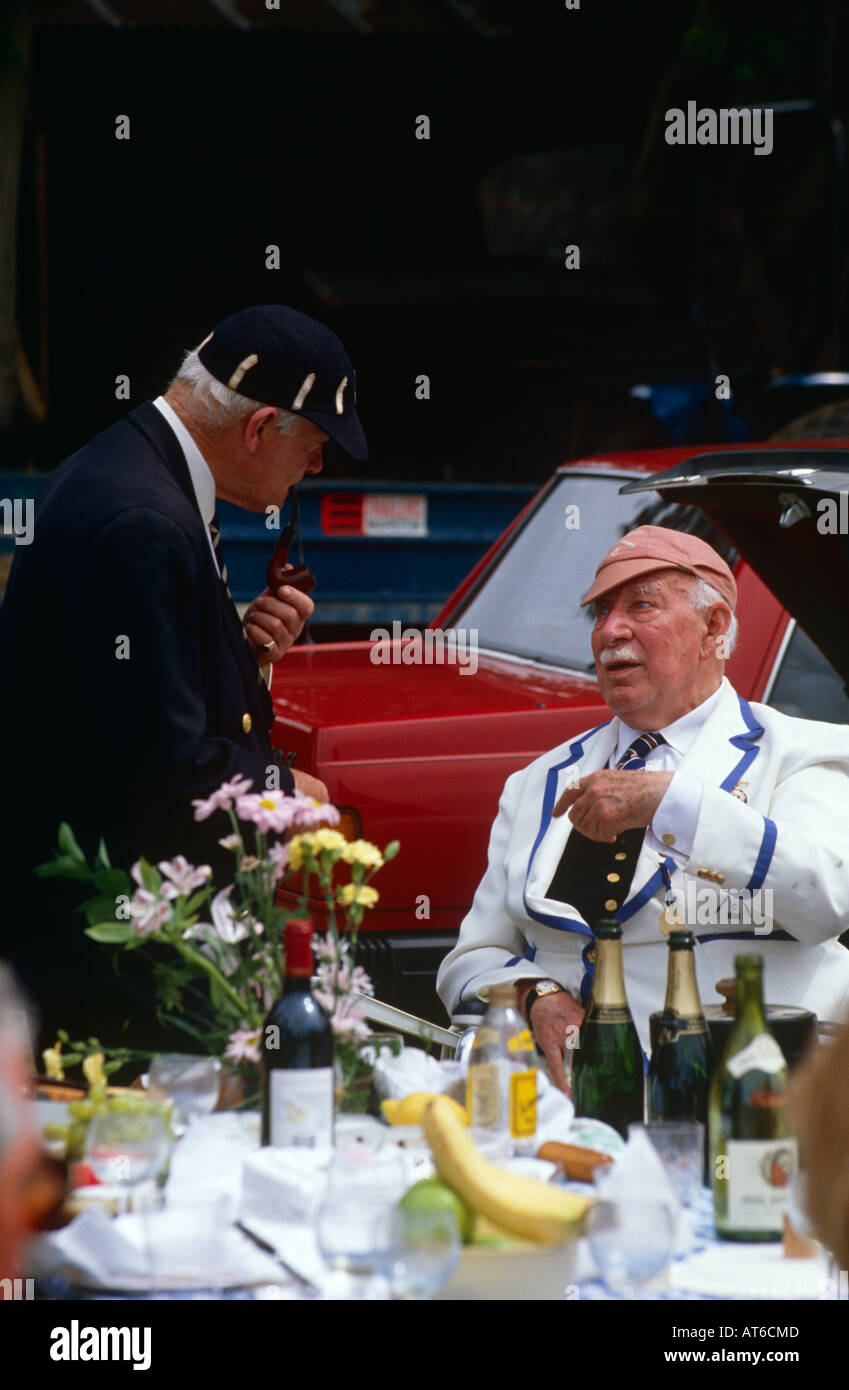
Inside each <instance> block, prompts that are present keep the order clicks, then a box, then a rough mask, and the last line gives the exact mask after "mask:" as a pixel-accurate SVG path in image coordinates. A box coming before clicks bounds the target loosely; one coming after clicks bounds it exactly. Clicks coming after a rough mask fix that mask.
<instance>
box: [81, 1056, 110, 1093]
mask: <svg viewBox="0 0 849 1390" xmlns="http://www.w3.org/2000/svg"><path fill="white" fill-rule="evenodd" d="M105 1060H106V1058H105V1057H104V1055H103V1053H102V1052H92V1053H91V1054H90V1055H89V1056H88V1057H85V1058H84V1059H83V1076H84V1077H85V1079H86V1081H87V1082H88V1084H89V1086H106V1085H108V1082H107V1080H106V1075H105V1073H104V1071H103V1063H104V1062H105Z"/></svg>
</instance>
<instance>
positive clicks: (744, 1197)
mask: <svg viewBox="0 0 849 1390" xmlns="http://www.w3.org/2000/svg"><path fill="white" fill-rule="evenodd" d="M726 1150H727V1154H728V1215H727V1224H728V1226H730V1227H732V1228H735V1227H736V1229H737V1230H740V1231H780V1230H781V1223H782V1217H783V1215H784V1212H785V1210H786V1208H787V1198H788V1194H789V1186H790V1179H791V1178H792V1177H793V1174H794V1173H795V1172H796V1168H797V1165H798V1153H797V1145H796V1140H795V1139H729V1140H728V1143H727V1144H726Z"/></svg>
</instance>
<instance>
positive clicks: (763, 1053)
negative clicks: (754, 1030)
mask: <svg viewBox="0 0 849 1390" xmlns="http://www.w3.org/2000/svg"><path fill="white" fill-rule="evenodd" d="M725 1065H726V1067H727V1068H728V1070H729V1071H730V1073H731V1075H732V1076H733V1077H734V1080H735V1081H739V1080H740V1077H741V1076H745V1075H746V1072H747V1071H765V1072H775V1071H781V1069H782V1068H783V1067H786V1065H787V1063H786V1062H785V1060H784V1053H783V1052H782V1051H781V1048H780V1047H779V1046H778V1043H777V1042H776V1041H775V1038H774V1037H773V1036H772V1034H771V1033H758V1035H757V1037H756V1038H752V1041H751V1042H750V1043H747V1044H746V1046H745V1047H744V1048H742V1049H741V1051H740V1052H736V1053H735V1054H734V1056H733V1057H730V1058H729V1059H728V1061H727V1062H726V1064H725Z"/></svg>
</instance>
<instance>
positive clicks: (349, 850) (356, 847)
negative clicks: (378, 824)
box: [342, 840, 383, 869]
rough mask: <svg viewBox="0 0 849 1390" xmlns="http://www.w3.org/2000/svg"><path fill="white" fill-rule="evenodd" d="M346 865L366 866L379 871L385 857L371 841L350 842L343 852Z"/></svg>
mask: <svg viewBox="0 0 849 1390" xmlns="http://www.w3.org/2000/svg"><path fill="white" fill-rule="evenodd" d="M342 858H343V859H344V860H345V863H346V864H364V865H365V867H366V868H367V869H379V868H380V866H381V864H382V863H383V855H382V854H381V852H380V850H379V849H378V848H377V845H373V844H372V843H371V841H369V840H350V841H349V842H348V843H347V844H346V846H345V848H344V849H343V851H342Z"/></svg>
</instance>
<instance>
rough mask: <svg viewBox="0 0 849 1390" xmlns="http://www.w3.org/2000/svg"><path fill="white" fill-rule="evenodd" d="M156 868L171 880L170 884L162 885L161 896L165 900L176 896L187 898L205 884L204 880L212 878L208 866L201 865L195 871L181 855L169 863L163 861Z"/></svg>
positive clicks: (165, 860)
mask: <svg viewBox="0 0 849 1390" xmlns="http://www.w3.org/2000/svg"><path fill="white" fill-rule="evenodd" d="M157 868H158V869H159V872H160V873H161V874H164V876H165V877H166V878H167V879H170V880H171V882H170V884H168V883H164V884H163V885H162V890H161V891H162V895H163V897H166V898H173V897H176V896H178V895H179V896H181V897H188V896H189V894H190V893H191V892H192V891H193V890H194V889H195V888H200V886H201V884H203V883H206V880H207V879H208V878H211V877H212V869H211V868H210V866H209V865H208V864H201V865H200V867H199V868H197V869H196V868H195V867H194V865H193V864H190V863H189V862H188V860H187V859H184V857H183V855H182V854H178V855H177V858H176V859H173V860H172V861H171V862H170V863H169V862H168V860H167V859H163V860H162V862H161V863H160V864H158V865H157Z"/></svg>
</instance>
